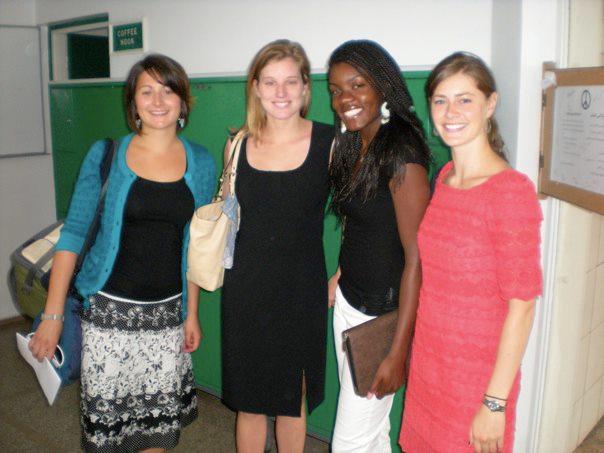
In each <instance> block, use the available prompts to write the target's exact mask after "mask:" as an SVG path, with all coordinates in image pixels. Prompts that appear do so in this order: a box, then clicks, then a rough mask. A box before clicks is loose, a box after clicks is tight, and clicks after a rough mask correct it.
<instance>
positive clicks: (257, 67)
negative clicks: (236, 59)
mask: <svg viewBox="0 0 604 453" xmlns="http://www.w3.org/2000/svg"><path fill="white" fill-rule="evenodd" d="M285 58H291V59H292V60H294V61H295V62H296V63H297V64H298V67H299V68H300V75H301V76H302V82H303V83H304V84H305V85H306V91H305V94H304V102H303V104H302V108H301V109H300V116H302V117H305V116H306V114H307V113H308V109H309V108H310V95H311V83H310V62H309V61H308V57H307V56H306V52H304V49H303V48H302V46H301V45H300V44H298V43H297V42H293V41H289V40H287V39H278V40H276V41H272V42H269V43H268V44H267V45H265V46H264V47H263V48H262V49H260V50H259V51H258V53H257V54H256V55H255V56H254V59H253V60H252V63H251V64H250V68H249V70H248V75H247V83H246V86H245V94H246V99H247V109H246V118H245V124H244V126H243V128H242V129H243V130H244V131H246V132H249V134H250V135H251V136H252V137H253V138H254V140H261V135H262V130H263V129H264V127H265V126H266V112H265V111H264V108H263V107H262V103H261V102H260V99H258V96H257V95H256V92H255V90H254V81H256V82H258V81H259V79H260V73H261V72H262V70H263V69H264V68H265V67H266V66H267V65H268V64H269V63H272V62H273V61H281V60H283V59H285Z"/></svg>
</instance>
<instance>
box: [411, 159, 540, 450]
mask: <svg viewBox="0 0 604 453" xmlns="http://www.w3.org/2000/svg"><path fill="white" fill-rule="evenodd" d="M451 167H452V163H451V162H450V163H448V164H447V165H446V166H445V168H444V169H443V171H441V174H440V177H439V178H438V180H437V183H436V190H435V193H434V197H433V198H432V201H431V203H430V206H429V207H428V210H427V211H426V215H425V216H424V219H423V221H422V224H421V226H420V229H419V233H418V241H419V247H420V253H421V260H422V271H423V285H422V289H421V293H420V302H419V307H418V314H417V322H416V328H415V337H414V341H413V349H412V358H411V371H410V376H409V383H408V388H407V393H406V397H405V409H404V413H403V423H402V430H401V435H400V443H401V446H402V448H403V450H404V451H405V452H407V453H431V452H439V453H442V452H447V453H453V452H469V451H473V449H470V447H468V438H469V431H470V425H471V423H472V419H473V417H474V415H475V413H476V411H477V410H478V409H479V407H480V404H481V401H482V398H483V394H484V392H485V391H486V388H487V384H488V381H489V378H490V376H491V374H492V371H493V366H494V364H495V359H496V354H497V348H498V344H499V338H500V334H501V329H502V326H503V322H504V319H505V317H506V314H507V309H508V303H507V301H508V300H510V299H512V298H517V299H522V300H530V299H534V298H535V297H537V296H538V295H539V294H541V287H542V277H541V267H540V253H539V246H540V235H539V227H540V223H541V220H542V214H541V209H540V207H539V203H538V201H537V197H536V195H535V189H534V187H533V184H532V183H531V182H530V180H529V179H528V178H527V177H526V176H524V175H523V174H521V173H518V172H516V171H514V170H506V171H503V172H501V173H498V174H496V175H494V176H492V177H491V178H489V179H488V180H487V181H485V182H484V183H482V184H480V185H478V186H476V187H473V188H471V189H468V190H460V189H455V188H452V187H449V186H446V185H444V184H443V183H442V178H443V177H444V175H446V174H447V173H448V172H449V170H450V169H451ZM518 374H520V373H518ZM518 390H519V375H518V376H517V377H516V380H515V382H514V385H513V388H512V391H511V393H510V395H509V401H508V409H507V410H506V431H505V437H504V451H506V452H511V451H512V447H513V443H514V422H515V409H516V400H517V397H518Z"/></svg>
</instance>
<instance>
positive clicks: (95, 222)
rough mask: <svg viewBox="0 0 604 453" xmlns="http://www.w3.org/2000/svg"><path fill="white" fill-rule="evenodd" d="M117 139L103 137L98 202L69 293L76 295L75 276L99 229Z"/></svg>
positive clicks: (77, 261) (79, 255)
mask: <svg viewBox="0 0 604 453" xmlns="http://www.w3.org/2000/svg"><path fill="white" fill-rule="evenodd" d="M118 145H119V143H118V141H117V140H113V139H110V138H107V139H105V151H104V153H103V160H102V161H101V168H100V173H101V183H102V186H101V193H100V195H99V202H98V204H97V207H96V211H95V213H94V217H93V218H92V223H91V224H90V227H89V228H88V233H87V234H86V239H85V240H84V244H83V245H82V249H81V250H80V253H79V254H78V259H77V260H76V265H75V269H74V272H73V277H72V279H71V285H70V289H71V291H70V292H71V295H73V296H77V293H76V291H75V288H74V283H75V278H76V276H77V275H78V273H79V272H80V269H81V268H82V263H83V262H84V258H85V257H86V254H87V253H88V251H89V250H90V247H92V244H94V241H95V240H96V235H97V233H98V231H99V226H100V223H101V212H102V211H103V206H104V205H105V195H106V194H107V183H108V182H109V171H110V170H111V165H112V164H113V161H114V160H115V155H116V154H117V149H118Z"/></svg>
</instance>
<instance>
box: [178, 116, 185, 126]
mask: <svg viewBox="0 0 604 453" xmlns="http://www.w3.org/2000/svg"><path fill="white" fill-rule="evenodd" d="M178 128H179V129H184V128H185V119H184V118H183V117H182V116H181V117H180V118H178Z"/></svg>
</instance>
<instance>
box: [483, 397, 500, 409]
mask: <svg viewBox="0 0 604 453" xmlns="http://www.w3.org/2000/svg"><path fill="white" fill-rule="evenodd" d="M482 404H484V405H485V406H486V407H487V409H488V410H490V411H491V412H505V406H502V405H501V404H500V403H499V401H497V400H489V399H487V398H485V399H483V400H482Z"/></svg>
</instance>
